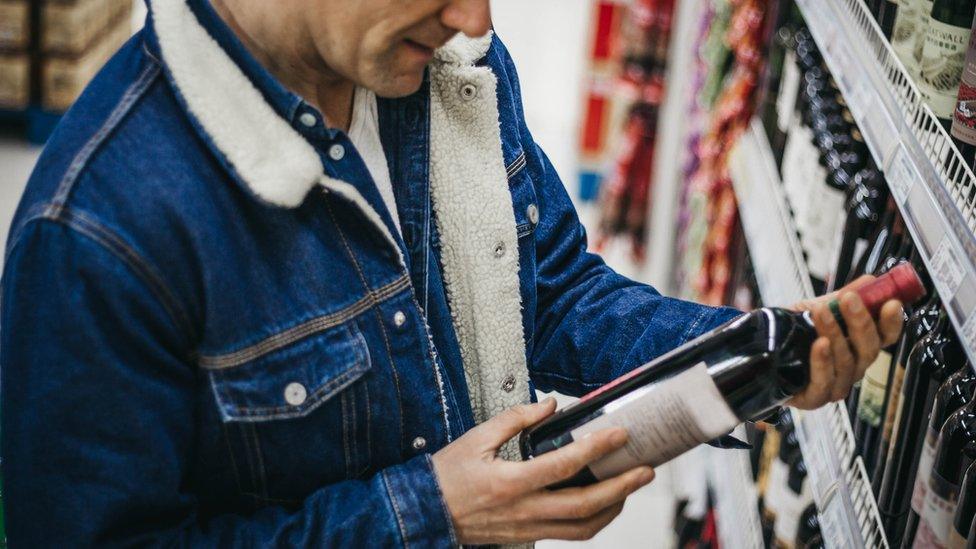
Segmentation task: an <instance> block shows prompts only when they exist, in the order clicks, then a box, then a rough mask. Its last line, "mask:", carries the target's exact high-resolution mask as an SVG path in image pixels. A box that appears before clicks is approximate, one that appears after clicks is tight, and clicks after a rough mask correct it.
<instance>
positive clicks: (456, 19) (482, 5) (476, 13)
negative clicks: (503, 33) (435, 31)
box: [441, 0, 491, 37]
mask: <svg viewBox="0 0 976 549" xmlns="http://www.w3.org/2000/svg"><path fill="white" fill-rule="evenodd" d="M441 24H443V25H444V26H446V27H448V28H451V29H455V30H458V31H460V32H463V33H464V34H466V35H468V36H471V37H477V36H484V35H485V34H486V33H487V32H488V31H489V30H491V7H490V6H489V2H488V0H450V1H449V2H448V3H447V5H446V6H444V10H443V11H441Z"/></svg>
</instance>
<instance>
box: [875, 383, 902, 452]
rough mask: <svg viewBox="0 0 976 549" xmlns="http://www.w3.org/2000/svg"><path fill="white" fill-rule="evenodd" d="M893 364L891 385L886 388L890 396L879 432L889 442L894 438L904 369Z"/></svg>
mask: <svg viewBox="0 0 976 549" xmlns="http://www.w3.org/2000/svg"><path fill="white" fill-rule="evenodd" d="M893 366H894V368H895V375H894V376H892V378H891V387H889V389H888V393H889V394H890V395H891V396H890V397H889V399H888V409H887V410H885V420H884V430H882V432H881V437H882V438H883V439H884V440H886V441H888V442H889V443H890V442H891V441H892V440H894V430H895V421H896V420H897V419H898V414H899V410H900V406H899V404H900V403H901V386H902V384H904V382H905V369H904V368H902V366H901V365H900V364H895V365H893Z"/></svg>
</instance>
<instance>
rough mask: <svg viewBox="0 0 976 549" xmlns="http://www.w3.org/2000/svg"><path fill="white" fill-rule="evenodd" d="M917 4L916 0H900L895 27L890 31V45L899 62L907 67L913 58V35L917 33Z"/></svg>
mask: <svg viewBox="0 0 976 549" xmlns="http://www.w3.org/2000/svg"><path fill="white" fill-rule="evenodd" d="M918 24H919V21H918V6H917V2H916V0H900V1H899V2H898V15H897V17H896V18H895V29H894V30H893V31H892V33H891V47H892V48H894V50H895V53H896V54H898V58H899V59H901V62H902V63H904V64H905V66H906V67H908V68H909V72H913V71H912V70H911V67H909V66H908V65H909V62H910V61H913V60H914V57H913V55H914V53H913V52H914V50H915V37H916V35H917V34H918Z"/></svg>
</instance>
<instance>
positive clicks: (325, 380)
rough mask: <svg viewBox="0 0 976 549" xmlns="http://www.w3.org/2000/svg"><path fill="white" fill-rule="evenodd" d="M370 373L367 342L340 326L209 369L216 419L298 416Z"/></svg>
mask: <svg viewBox="0 0 976 549" xmlns="http://www.w3.org/2000/svg"><path fill="white" fill-rule="evenodd" d="M369 368H370V358H369V350H368V348H367V346H366V340H365V339H363V336H362V334H360V333H359V331H358V330H356V329H355V327H354V326H347V325H339V326H336V327H333V328H330V329H328V330H325V331H322V332H319V333H317V334H315V335H313V336H311V337H307V338H305V339H302V340H301V341H298V342H297V343H294V344H292V345H289V346H287V347H283V348H281V349H278V350H275V351H274V352H271V353H268V354H266V355H263V356H260V357H257V358H255V359H254V360H251V361H248V362H245V363H243V364H240V365H236V366H231V367H227V368H218V369H211V370H208V372H207V373H208V375H209V376H210V383H211V386H212V388H213V393H214V398H215V399H216V401H217V406H218V407H219V408H220V416H221V419H222V420H223V421H225V422H229V421H248V422H258V421H271V420H277V419H288V418H296V417H303V416H305V415H308V414H309V413H311V412H312V411H313V410H315V409H316V408H318V407H319V406H320V405H321V404H322V403H324V402H326V401H328V400H329V399H330V398H332V397H333V396H335V395H336V394H338V393H340V392H341V391H342V390H343V389H345V388H346V387H348V386H349V385H350V384H352V383H353V382H355V381H356V380H357V379H359V378H360V377H362V375H363V374H364V373H366V371H367V370H369Z"/></svg>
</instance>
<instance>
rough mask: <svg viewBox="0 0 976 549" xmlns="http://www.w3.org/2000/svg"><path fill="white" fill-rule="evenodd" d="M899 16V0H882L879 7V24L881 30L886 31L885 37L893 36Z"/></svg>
mask: <svg viewBox="0 0 976 549" xmlns="http://www.w3.org/2000/svg"><path fill="white" fill-rule="evenodd" d="M897 18H898V1H897V0H881V3H880V6H879V7H878V26H879V27H881V32H882V33H884V35H885V38H891V34H892V33H893V32H894V30H895V20H896V19H897Z"/></svg>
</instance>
